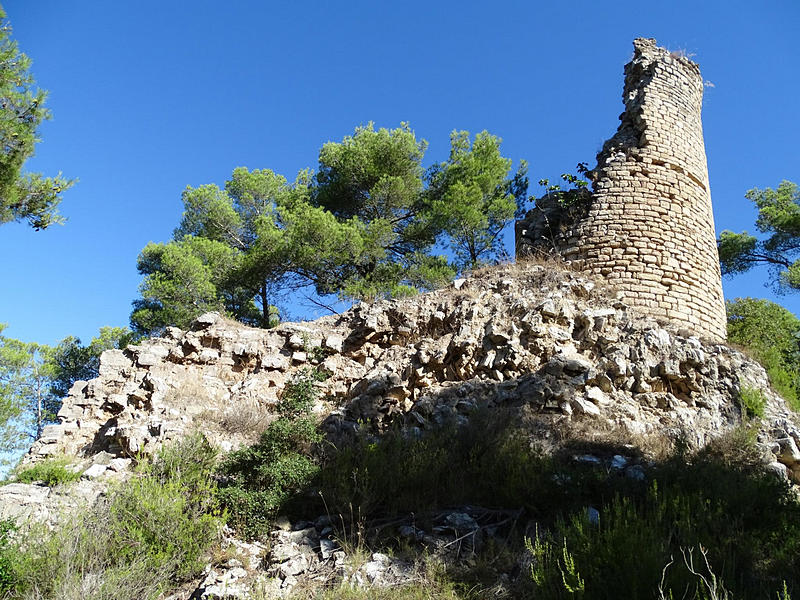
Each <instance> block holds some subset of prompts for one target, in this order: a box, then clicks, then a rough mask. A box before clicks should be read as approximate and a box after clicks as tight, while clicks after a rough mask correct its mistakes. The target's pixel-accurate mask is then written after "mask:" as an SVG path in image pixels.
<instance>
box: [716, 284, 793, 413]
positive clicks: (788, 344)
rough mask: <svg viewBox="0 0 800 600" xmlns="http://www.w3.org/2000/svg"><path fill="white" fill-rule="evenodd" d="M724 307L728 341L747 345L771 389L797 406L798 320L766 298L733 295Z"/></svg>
mask: <svg viewBox="0 0 800 600" xmlns="http://www.w3.org/2000/svg"><path fill="white" fill-rule="evenodd" d="M726 309H727V313H728V341H730V342H732V343H734V344H740V345H742V346H745V347H746V348H748V349H749V350H750V351H751V352H752V353H753V354H754V355H755V358H756V359H757V360H759V361H760V362H761V364H762V365H764V368H765V369H766V371H767V374H768V375H769V378H770V382H771V383H772V386H773V387H774V388H775V390H776V391H777V392H778V393H779V394H780V395H781V396H782V397H783V398H784V399H785V400H786V401H787V402H788V403H789V405H790V406H791V407H792V408H793V409H794V410H798V409H800V397H799V396H798V392H800V319H798V318H797V317H795V316H794V315H793V314H792V313H791V312H789V311H788V310H786V309H785V308H783V307H782V306H780V305H778V304H775V303H774V302H770V301H769V300H758V299H754V298H737V299H736V300H734V301H732V302H730V301H729V302H727V303H726Z"/></svg>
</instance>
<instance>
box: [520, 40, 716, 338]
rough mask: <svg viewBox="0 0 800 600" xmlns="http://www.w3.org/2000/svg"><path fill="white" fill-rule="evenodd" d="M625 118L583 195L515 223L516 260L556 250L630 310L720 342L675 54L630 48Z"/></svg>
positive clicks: (704, 179) (687, 73) (699, 188)
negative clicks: (602, 281) (606, 285)
mask: <svg viewBox="0 0 800 600" xmlns="http://www.w3.org/2000/svg"><path fill="white" fill-rule="evenodd" d="M633 45H634V48H635V52H634V56H633V59H632V60H631V62H630V63H628V64H627V65H626V66H625V90H624V93H623V100H624V102H625V112H624V113H623V114H622V115H621V116H620V120H621V121H622V123H621V124H620V126H619V129H618V130H617V133H616V134H615V135H614V137H612V138H611V139H610V140H608V141H607V142H606V143H605V144H604V145H603V149H602V150H601V152H600V154H598V156H597V167H596V168H595V170H594V171H593V172H592V173H591V175H592V181H593V189H594V193H593V194H588V193H586V194H583V195H582V194H572V195H568V196H567V197H566V200H567V201H566V202H565V198H564V197H562V198H560V199H558V201H556V200H554V199H553V198H552V197H550V198H543V199H540V201H539V202H538V203H537V207H536V208H534V209H533V210H531V211H530V212H529V213H528V215H526V217H525V218H524V219H523V220H522V221H518V222H517V227H516V238H517V239H516V245H517V255H518V256H523V255H525V254H530V253H535V252H541V251H554V250H555V251H557V252H558V253H560V254H561V256H562V257H563V258H564V259H565V260H566V261H568V262H570V263H572V264H573V265H574V266H576V267H577V268H579V269H583V270H586V271H589V272H591V273H593V274H596V275H601V276H603V277H605V278H606V279H607V280H609V281H610V282H611V283H612V284H614V285H615V286H616V287H617V288H618V289H619V290H620V291H621V292H622V294H623V295H624V300H625V302H626V303H628V304H629V305H631V306H635V307H637V308H639V309H640V310H642V311H644V312H647V313H649V314H651V315H653V316H655V317H659V318H663V319H666V320H669V321H672V322H673V323H675V324H677V325H679V326H683V327H685V328H687V329H689V330H691V331H692V332H693V333H695V334H697V335H700V336H703V337H707V338H711V339H715V340H721V339H724V338H725V335H726V331H725V305H724V302H723V299H722V281H721V277H720V267H719V260H718V257H717V246H716V235H715V232H714V221H713V216H712V212H711V194H710V192H709V185H708V168H707V166H706V154H705V148H704V144H703V128H702V124H701V121H700V109H701V105H702V99H703V79H702V78H701V76H700V69H699V68H698V66H697V65H696V64H695V63H693V62H692V61H691V60H689V59H688V58H686V57H685V56H682V55H678V54H676V53H670V52H669V51H667V50H665V49H664V48H659V47H657V46H656V42H655V40H652V39H643V38H639V39H637V40H635V41H634V42H633Z"/></svg>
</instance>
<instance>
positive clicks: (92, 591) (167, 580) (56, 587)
mask: <svg viewBox="0 0 800 600" xmlns="http://www.w3.org/2000/svg"><path fill="white" fill-rule="evenodd" d="M215 455H216V451H215V450H214V449H213V448H211V446H210V445H209V444H208V443H207V442H206V441H205V440H204V438H202V437H201V436H192V437H189V438H187V439H185V440H183V441H181V442H178V443H176V444H174V445H172V446H170V447H167V448H165V449H164V450H163V451H162V452H161V453H159V454H158V455H157V456H156V457H155V458H154V459H153V461H151V462H144V463H142V464H141V465H140V466H139V468H138V470H137V472H136V473H135V474H134V475H133V476H132V477H131V479H130V480H128V481H126V482H124V483H122V484H120V486H119V487H117V488H116V489H114V490H112V491H111V493H110V494H109V495H108V497H107V498H105V499H104V500H103V501H101V502H100V503H99V504H97V505H96V506H95V507H94V508H93V509H92V510H91V511H88V512H86V513H82V514H78V515H75V516H74V518H73V519H72V520H71V521H68V522H65V523H63V524H62V525H61V526H60V527H58V528H57V529H56V530H55V531H48V530H47V529H46V528H44V529H38V528H33V529H31V530H30V531H29V532H28V533H27V534H25V535H21V536H18V537H17V539H15V541H13V542H9V543H8V544H7V545H6V546H5V547H4V548H2V554H0V556H1V557H7V558H8V560H7V561H6V562H5V563H4V562H3V560H2V558H0V564H1V565H10V568H7V570H6V573H9V575H8V576H7V577H5V578H4V580H3V581H4V583H3V585H4V586H5V590H4V591H5V593H6V597H13V598H23V599H30V600H33V599H37V600H56V599H57V600H79V599H81V600H83V599H86V600H112V599H113V600H140V599H148V600H155V599H156V598H159V597H161V596H162V595H163V594H165V593H166V592H168V591H170V590H172V589H174V588H175V587H176V586H177V585H179V584H180V583H181V582H184V581H187V580H189V579H192V578H194V577H196V576H197V575H199V574H200V572H201V571H202V568H203V566H204V564H205V561H204V560H203V555H204V554H205V552H206V551H207V549H208V548H209V547H210V545H211V544H212V543H213V542H214V540H216V539H217V537H218V532H219V528H220V525H221V521H220V519H219V518H218V516H216V515H218V514H219V510H218V508H217V505H216V503H215V501H214V498H215V494H214V483H213V479H212V472H211V470H210V468H209V467H210V466H211V465H213V464H214V457H215Z"/></svg>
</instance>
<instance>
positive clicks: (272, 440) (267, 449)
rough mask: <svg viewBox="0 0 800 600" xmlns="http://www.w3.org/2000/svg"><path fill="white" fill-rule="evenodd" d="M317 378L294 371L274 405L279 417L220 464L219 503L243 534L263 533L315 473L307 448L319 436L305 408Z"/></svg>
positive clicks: (313, 398) (314, 375) (311, 445)
mask: <svg viewBox="0 0 800 600" xmlns="http://www.w3.org/2000/svg"><path fill="white" fill-rule="evenodd" d="M319 377H320V375H319V374H318V372H316V371H311V370H306V371H302V372H301V373H300V374H298V375H297V376H296V377H295V378H294V379H293V380H292V381H291V382H290V383H289V384H288V385H287V386H286V388H285V390H284V393H283V396H282V397H281V399H280V402H279V403H278V411H279V413H280V415H281V416H280V417H279V418H278V419H277V420H276V421H274V422H272V423H271V424H270V425H269V427H267V429H266V431H264V433H262V434H261V438H260V439H259V441H258V442H257V443H256V444H254V445H252V446H248V447H245V448H241V449H240V450H237V451H236V452H232V453H231V454H230V455H229V456H228V457H227V458H226V459H225V460H224V462H223V463H222V465H221V466H220V473H221V474H222V475H223V480H222V483H221V484H220V488H219V491H218V494H219V499H220V502H221V503H222V505H223V506H224V507H225V508H226V509H227V511H228V522H229V523H230V524H231V525H232V526H233V527H235V528H236V529H237V530H238V531H240V532H242V533H243V534H244V535H245V536H247V537H248V538H257V537H259V536H260V535H263V534H264V533H265V531H266V530H267V528H268V526H269V524H270V522H271V521H272V519H274V518H275V517H276V516H277V514H278V511H279V510H280V509H281V508H282V507H283V506H284V505H285V504H286V502H287V501H288V500H290V499H291V498H292V497H293V496H294V495H295V494H297V493H298V492H300V491H302V490H304V489H305V488H307V487H308V485H309V484H310V482H311V481H312V480H313V479H314V477H315V476H316V474H317V472H318V466H317V463H316V461H315V460H314V458H313V457H312V447H313V445H314V444H317V443H319V442H320V441H321V440H322V436H321V434H320V433H319V432H318V431H317V426H316V423H315V422H314V420H313V419H312V418H311V417H309V416H308V412H309V411H310V409H311V406H312V405H313V403H314V400H315V398H316V390H315V388H314V381H317V380H319Z"/></svg>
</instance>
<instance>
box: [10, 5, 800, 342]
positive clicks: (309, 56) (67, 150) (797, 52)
mask: <svg viewBox="0 0 800 600" xmlns="http://www.w3.org/2000/svg"><path fill="white" fill-rule="evenodd" d="M2 4H3V6H4V8H5V9H6V11H7V13H8V16H9V19H10V21H11V25H12V27H13V29H14V37H15V39H17V40H18V41H19V44H20V47H21V48H22V50H23V51H25V52H26V53H27V54H28V55H29V56H30V57H31V58H32V59H33V61H34V64H33V73H34V75H35V77H36V79H37V81H38V83H39V84H40V85H41V87H43V88H45V89H48V90H50V97H49V102H48V106H49V107H50V108H51V109H52V111H53V115H54V118H53V120H52V121H50V122H48V123H46V124H45V125H44V126H43V127H42V130H41V135H42V139H43V141H42V143H41V144H39V146H38V149H37V155H36V157H35V158H34V159H32V160H31V161H30V162H29V163H28V166H27V168H28V169H29V170H35V171H42V172H44V173H45V174H55V173H56V172H58V171H59V170H60V171H63V172H64V174H65V175H67V176H70V177H77V178H79V179H80V182H79V183H78V184H77V185H76V186H75V187H74V188H73V189H72V190H70V191H69V192H68V193H66V194H65V196H64V202H63V204H62V212H63V213H64V215H65V216H66V217H67V218H68V222H67V224H66V225H65V226H63V227H53V228H51V229H49V230H47V231H44V232H34V231H32V230H30V229H29V228H27V227H25V226H22V225H17V224H8V225H4V226H2V227H0V322H7V323H9V328H8V329H7V331H6V334H7V335H9V336H12V337H17V338H21V339H24V340H27V341H39V342H44V343H55V342H57V341H58V340H59V339H61V338H63V337H64V336H66V335H70V334H74V335H78V336H79V337H81V338H82V339H83V340H84V341H87V342H88V340H89V339H90V338H91V337H92V336H93V335H94V334H95V333H96V331H97V329H98V328H99V327H100V326H101V325H126V324H127V322H128V316H129V313H130V303H131V300H133V299H134V298H135V297H136V296H137V286H138V285H139V282H140V278H139V276H138V274H137V273H136V268H135V263H136V256H137V254H138V253H139V251H140V250H141V249H142V247H144V245H145V244H147V243H148V242H149V241H166V240H168V239H169V238H170V236H171V232H172V229H173V228H174V227H175V225H176V224H177V222H178V219H179V218H180V214H181V203H180V193H181V190H182V189H183V188H184V187H185V186H186V185H193V186H196V185H200V184H203V183H218V184H223V183H224V181H225V180H226V178H228V176H229V175H230V173H231V171H232V170H233V169H234V168H235V167H237V166H246V167H249V168H271V169H273V170H275V171H277V172H280V173H282V174H284V175H286V176H287V177H289V178H290V179H291V178H293V176H294V174H295V173H296V172H297V171H298V170H299V169H301V168H304V167H315V166H316V157H317V152H318V150H319V148H320V146H321V145H322V144H323V143H324V142H326V141H328V140H340V139H341V138H342V137H343V136H345V135H347V134H349V133H352V131H353V129H354V127H355V126H356V125H359V124H362V123H366V122H368V121H370V120H372V121H375V123H376V124H377V125H378V126H386V127H395V126H397V125H398V124H399V123H400V122H401V121H408V122H410V123H411V126H412V127H413V128H414V130H415V131H416V133H417V136H418V137H422V138H425V139H427V140H428V141H429V142H430V149H429V151H428V154H427V156H426V164H430V162H432V161H434V160H441V159H443V158H444V157H445V156H446V153H447V150H448V143H449V141H448V136H449V132H450V131H451V130H453V129H467V130H470V131H472V132H473V133H474V132H477V131H480V130H483V129H488V130H489V131H490V132H492V133H494V134H496V135H499V136H501V137H502V138H503V139H504V144H503V151H504V154H505V155H506V156H508V157H511V158H513V159H514V161H515V162H516V161H518V160H519V159H520V158H525V159H527V160H528V161H529V162H530V163H531V179H532V181H534V182H535V181H536V180H538V179H540V178H543V177H549V178H551V179H553V178H557V177H558V175H559V174H560V173H561V172H564V171H568V170H572V169H573V168H574V166H575V164H576V163H577V162H579V161H586V162H589V163H590V165H594V156H595V154H596V152H597V151H598V150H599V148H600V146H601V145H602V143H603V141H604V140H605V139H607V138H608V137H610V136H611V135H612V134H613V133H614V131H615V130H616V127H617V124H618V120H617V117H618V115H619V114H620V112H621V111H622V103H621V93H622V68H623V65H624V63H625V62H627V61H628V60H629V58H630V56H631V53H632V46H631V41H632V40H633V38H635V37H638V36H645V37H655V38H656V39H658V41H659V43H660V44H661V45H664V46H666V47H668V48H670V49H675V50H684V51H686V52H687V53H689V54H690V55H693V58H694V60H696V61H697V62H699V63H700V66H701V68H702V71H703V75H704V77H705V78H706V79H707V80H709V81H711V82H712V83H713V84H714V87H713V88H708V90H707V92H706V100H705V110H704V124H705V137H706V150H707V154H708V159H709V169H710V177H711V190H712V197H713V202H714V209H715V214H716V223H717V231H720V230H722V229H726V228H727V229H733V230H736V231H740V230H742V229H749V230H751V231H752V230H753V229H754V227H753V222H754V219H755V211H754V210H753V208H752V206H751V205H750V203H749V202H748V201H747V200H745V199H744V192H745V191H746V190H747V189H749V188H751V187H754V186H759V187H765V186H771V187H774V186H776V185H777V184H778V183H779V182H780V181H781V180H782V179H790V180H795V181H798V180H800V172H798V166H800V160H798V159H800V146H798V140H800V119H799V118H798V112H797V109H798V101H800V78H798V64H800V46H798V44H797V39H798V36H799V35H800V3H798V2H797V1H796V0H771V1H770V2H752V1H749V2H742V1H731V0H727V1H724V2H723V1H720V0H713V1H704V2H697V1H694V2H683V1H672V2H658V3H648V2H641V1H636V2H629V1H616V2H607V3H597V2H593V1H580V0H578V1H572V2H555V1H554V2H548V3H542V2H537V1H532V0H526V1H519V2H507V1H506V2H504V1H495V2H492V3H489V2H481V3H478V2H465V1H463V0H462V1H459V2H431V1H426V2H418V1H415V0H414V1H410V0H406V1H404V2H396V3H388V2H374V1H372V2H366V1H360V0H359V1H354V0H348V1H342V2H280V3H279V2H266V1H256V0H249V1H237V2H219V1H218V0H217V1H214V2H211V1H207V0H199V1H198V0H196V1H194V2H178V1H176V0H173V1H168V0H158V1H153V0H140V1H139V2H109V1H107V0H106V1H100V0H82V1H80V2H64V1H61V0H6V1H3V2H2ZM535 188H536V186H535V185H534V186H532V191H537V190H536V189H535ZM763 281H764V277H763V276H759V275H750V276H747V277H740V278H738V279H735V280H731V281H726V282H725V292H726V295H727V296H728V297H734V296H743V295H750V296H760V297H771V296H769V293H770V292H769V290H768V289H767V288H765V287H764V286H763ZM780 301H781V302H783V303H784V304H785V305H786V306H788V307H789V308H790V309H791V310H793V311H794V312H795V313H798V312H800V294H796V295H794V296H785V297H783V298H781V299H780ZM289 308H290V312H292V313H293V314H296V315H297V314H305V313H304V312H303V311H304V309H302V308H299V307H289Z"/></svg>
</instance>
